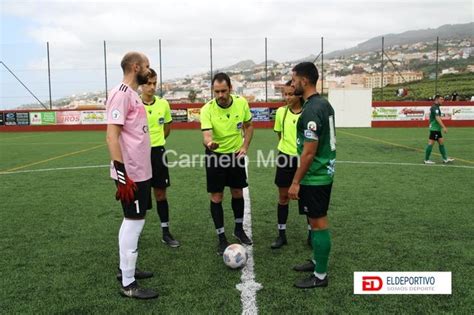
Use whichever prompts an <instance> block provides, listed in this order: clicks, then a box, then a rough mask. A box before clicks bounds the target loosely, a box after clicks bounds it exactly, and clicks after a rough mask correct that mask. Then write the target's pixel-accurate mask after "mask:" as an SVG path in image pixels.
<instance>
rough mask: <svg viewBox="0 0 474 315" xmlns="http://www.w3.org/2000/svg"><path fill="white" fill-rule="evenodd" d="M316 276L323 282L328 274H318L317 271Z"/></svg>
mask: <svg viewBox="0 0 474 315" xmlns="http://www.w3.org/2000/svg"><path fill="white" fill-rule="evenodd" d="M314 275H315V276H316V278H318V279H319V280H323V279H324V278H326V275H327V273H317V272H316V271H315V272H314Z"/></svg>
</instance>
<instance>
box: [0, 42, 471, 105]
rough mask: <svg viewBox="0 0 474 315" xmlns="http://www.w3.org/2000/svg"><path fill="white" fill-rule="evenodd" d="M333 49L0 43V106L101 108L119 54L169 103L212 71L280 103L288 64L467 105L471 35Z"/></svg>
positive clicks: (378, 95)
mask: <svg viewBox="0 0 474 315" xmlns="http://www.w3.org/2000/svg"><path fill="white" fill-rule="evenodd" d="M338 41H340V40H338ZM336 46H340V43H339V42H338V43H335V42H331V39H327V38H322V37H318V38H299V39H289V38H261V39H249V38H245V39H244V38H188V39H163V40H162V39H156V40H150V41H123V42H120V41H103V42H90V43H87V42H80V41H77V42H75V41H73V40H71V42H68V43H64V42H62V43H61V42H59V43H55V42H48V43H44V44H41V45H38V44H37V43H20V44H2V45H1V47H2V54H1V55H2V57H1V60H0V62H1V63H0V74H1V95H0V109H11V108H18V107H22V108H35V107H44V108H48V109H49V108H57V107H69V108H74V106H80V105H84V104H85V105H94V104H95V105H98V106H100V105H101V104H102V105H103V103H104V101H105V99H106V97H107V90H109V89H111V88H112V87H113V86H115V85H116V84H118V83H119V82H120V80H121V77H122V71H121V68H120V60H121V58H122V57H123V55H124V54H125V53H126V52H128V51H132V50H133V51H141V52H144V53H145V54H146V55H147V56H148V57H149V59H150V63H151V66H152V68H154V69H155V70H156V71H157V73H158V75H159V82H160V84H159V85H158V90H157V94H159V95H162V96H163V97H166V98H167V99H168V100H169V101H171V102H181V103H183V102H205V101H206V100H208V99H210V98H211V97H212V91H211V86H210V79H211V76H212V74H215V73H217V72H218V71H225V72H227V73H229V74H230V76H231V78H232V84H233V88H234V91H235V92H236V93H237V94H241V95H244V96H246V97H247V98H248V99H249V100H250V101H257V102H258V101H276V100H281V98H282V96H281V87H282V86H283V85H284V84H285V82H286V81H288V80H290V79H291V68H292V67H293V66H294V65H295V64H297V63H298V62H301V61H303V60H304V61H312V62H314V63H315V64H316V65H317V67H318V69H319V71H320V80H319V82H318V86H317V89H318V91H320V92H323V94H325V93H327V91H328V89H331V88H372V89H373V100H426V99H429V98H430V97H432V96H433V95H434V94H441V95H445V96H446V97H447V98H450V99H456V100H462V99H464V100H466V99H468V100H470V98H471V97H472V95H473V94H474V91H473V90H474V89H473V88H472V80H473V79H474V76H473V73H474V56H473V50H472V38H471V39H470V38H467V39H455V40H454V39H453V40H450V39H441V40H440V39H438V38H433V39H432V40H429V41H422V42H413V43H411V44H394V43H387V42H386V41H385V42H384V38H380V42H378V43H376V44H375V45H372V46H370V47H359V46H358V47H356V48H355V49H349V50H340V51H338V52H334V48H335V47H336ZM326 47H327V48H326ZM330 51H333V52H330ZM328 52H330V53H328Z"/></svg>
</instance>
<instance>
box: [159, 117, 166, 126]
mask: <svg viewBox="0 0 474 315" xmlns="http://www.w3.org/2000/svg"><path fill="white" fill-rule="evenodd" d="M164 123H165V118H164V117H160V118H159V119H158V124H160V125H163V124H164Z"/></svg>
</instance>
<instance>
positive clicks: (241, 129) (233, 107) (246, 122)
mask: <svg viewBox="0 0 474 315" xmlns="http://www.w3.org/2000/svg"><path fill="white" fill-rule="evenodd" d="M212 89H213V91H214V96H215V98H214V99H212V100H211V101H209V102H208V103H207V104H205V105H204V106H203V107H202V109H201V130H202V134H203V143H204V146H205V147H206V179H207V192H208V193H209V194H210V199H211V204H210V208H211V215H212V219H213V221H214V226H215V228H216V232H217V235H218V237H219V243H218V247H217V254H218V255H222V254H223V253H224V250H225V249H226V247H227V246H228V245H229V243H228V241H227V238H226V236H225V233H224V210H223V208H222V198H223V197H224V188H225V186H229V188H230V193H231V195H232V210H233V211H234V219H235V229H234V236H235V237H236V238H237V239H239V241H240V242H241V243H243V244H247V245H252V241H251V240H250V238H249V237H248V236H247V234H245V231H244V228H243V221H244V197H243V191H242V189H243V188H244V187H247V186H248V185H247V174H246V172H245V155H246V154H247V150H248V148H249V145H250V141H251V140H252V135H253V126H252V114H251V113H250V108H249V104H248V103H247V101H246V100H245V99H244V98H243V97H240V96H237V95H233V94H230V92H231V90H232V85H231V83H230V78H229V76H228V75H227V74H225V73H217V74H216V75H215V76H214V77H213V78H212ZM242 136H243V137H244V138H242Z"/></svg>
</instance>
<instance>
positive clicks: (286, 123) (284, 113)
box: [271, 80, 302, 249]
mask: <svg viewBox="0 0 474 315" xmlns="http://www.w3.org/2000/svg"><path fill="white" fill-rule="evenodd" d="M294 92H295V89H294V88H293V87H292V86H291V80H290V81H288V82H287V83H286V84H285V86H284V87H283V96H284V97H285V100H286V105H285V106H282V107H280V108H278V110H277V112H276V116H275V125H274V127H273V130H274V131H275V132H276V133H277V135H278V139H279V141H278V157H277V163H276V164H277V168H276V174H275V185H277V187H278V207H277V219H278V225H277V226H278V237H277V238H276V239H275V241H274V242H273V243H272V245H271V248H272V249H277V248H281V247H282V246H283V245H286V244H287V243H288V242H287V239H286V221H287V219H288V203H289V198H288V188H290V186H291V182H292V181H293V176H294V175H295V172H296V169H297V167H298V154H297V152H296V123H297V122H298V118H299V117H300V114H301V111H302V98H301V96H296V95H294Z"/></svg>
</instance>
